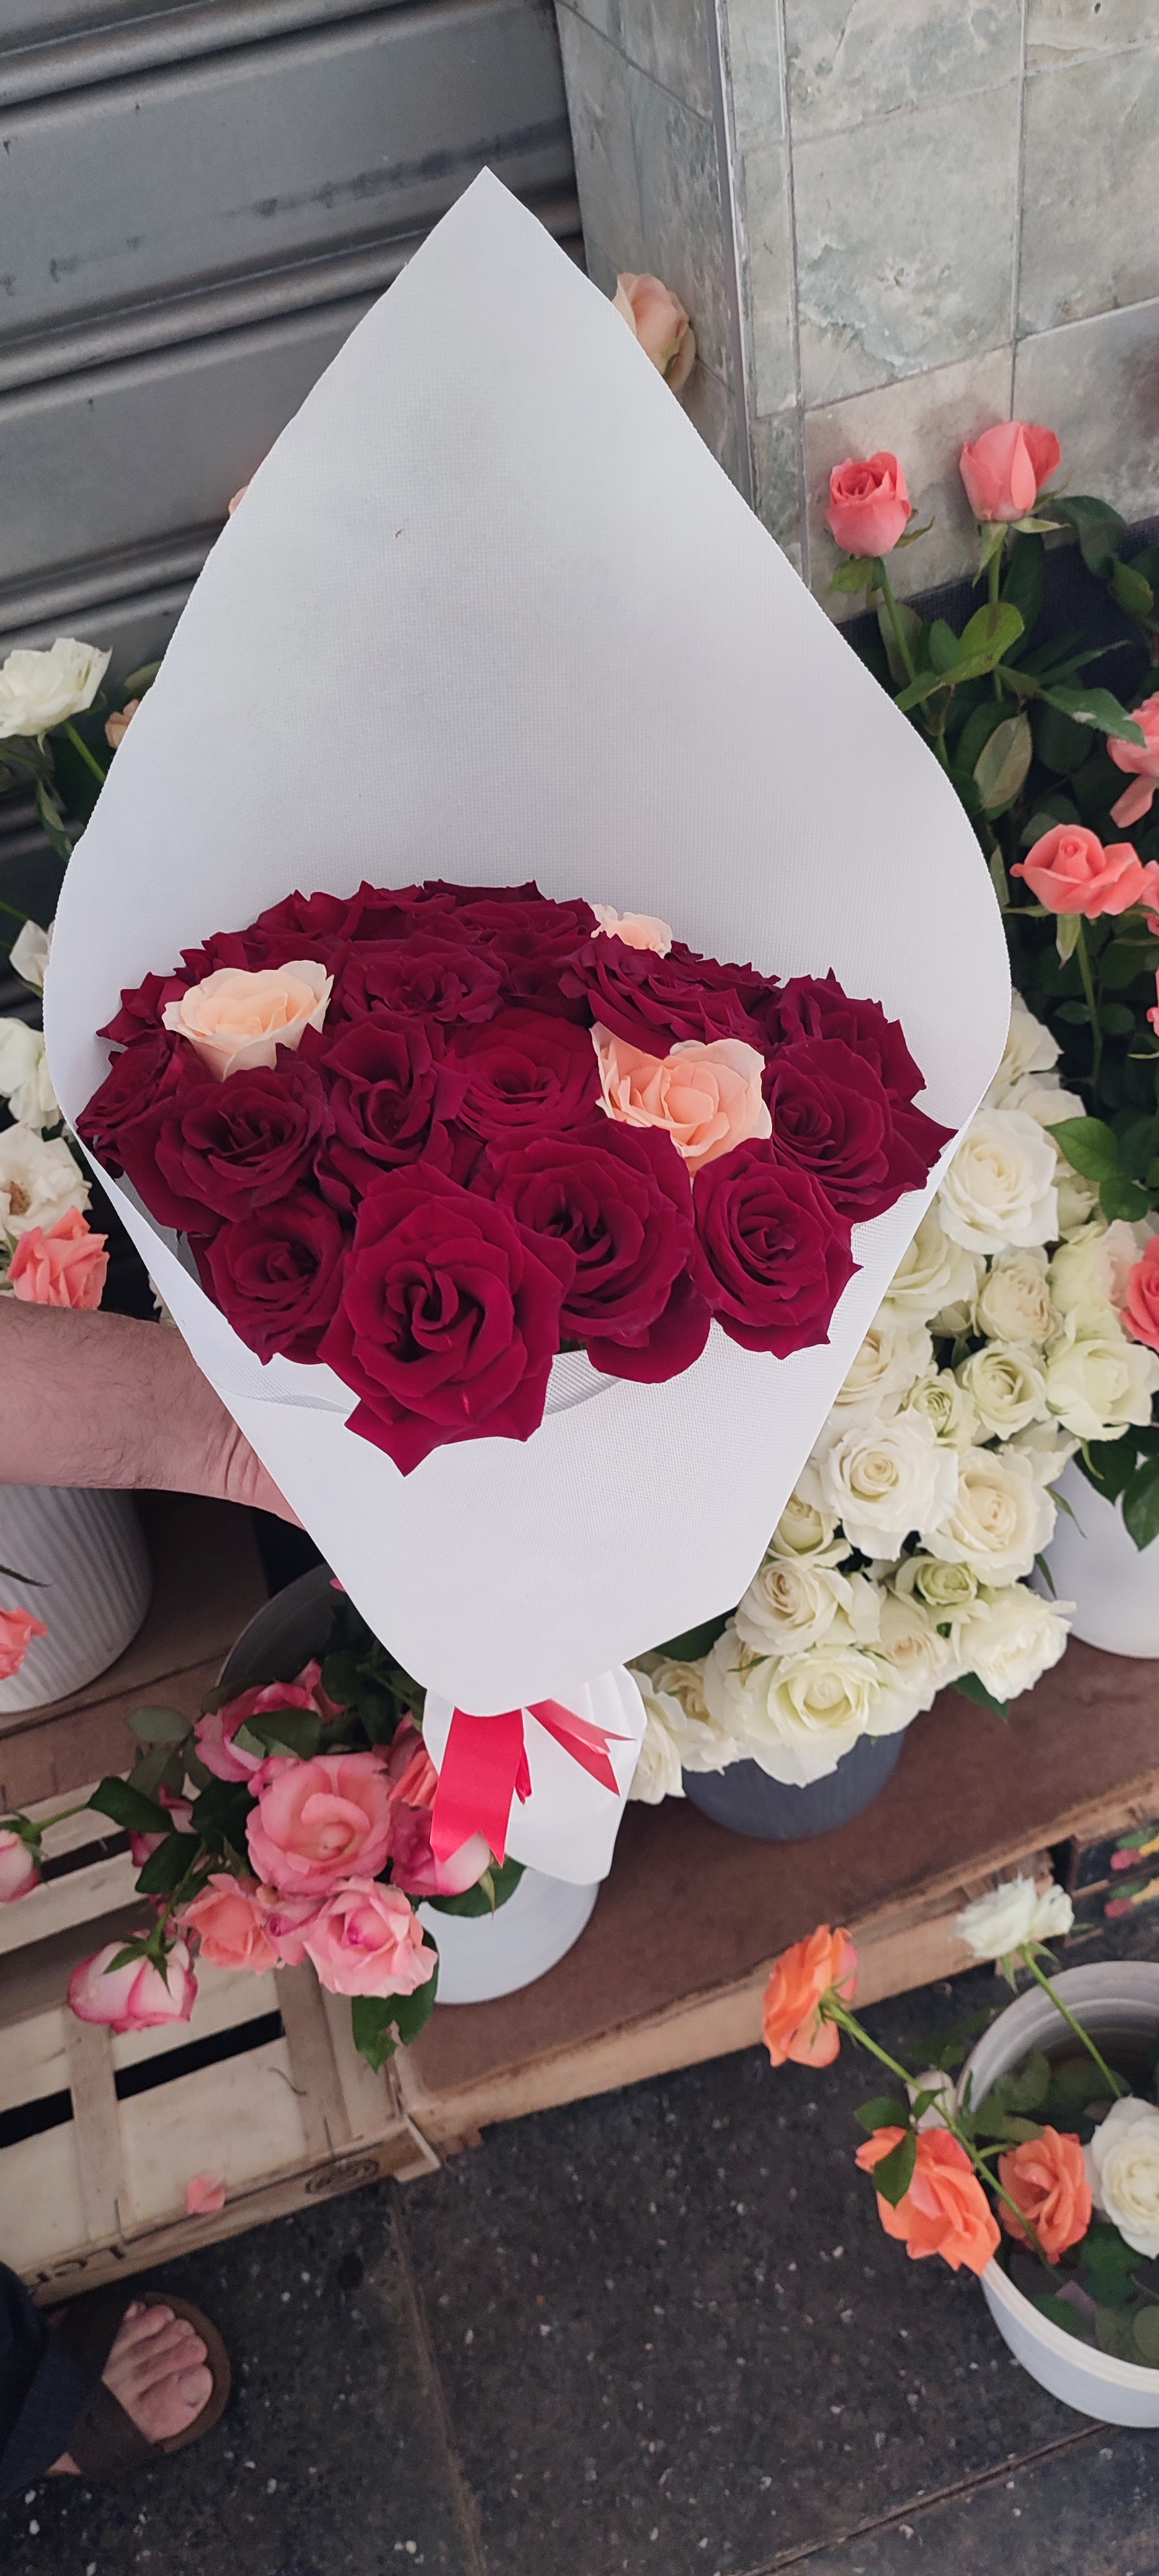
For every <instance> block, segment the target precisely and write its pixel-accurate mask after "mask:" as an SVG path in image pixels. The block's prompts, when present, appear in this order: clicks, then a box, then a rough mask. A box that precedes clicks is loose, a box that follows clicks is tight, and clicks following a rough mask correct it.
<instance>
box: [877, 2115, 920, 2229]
mask: <svg viewBox="0 0 1159 2576" xmlns="http://www.w3.org/2000/svg"><path fill="white" fill-rule="evenodd" d="M917 2154H918V2142H917V2139H916V2138H915V2136H914V2134H913V2131H912V2129H909V2130H907V2132H906V2135H905V2137H904V2138H902V2139H900V2140H899V2142H898V2144H897V2146H896V2147H892V2148H891V2149H890V2152H889V2154H888V2155H887V2156H883V2157H882V2159H881V2163H880V2164H879V2165H875V2166H874V2168H873V2188H874V2190H875V2191H876V2192H879V2193H880V2195H881V2198H882V2199H883V2200H887V2201H888V2202H889V2205H890V2208H891V2209H896V2208H897V2204H898V2202H899V2200H904V2199H905V2195H906V2193H907V2191H908V2190H909V2187H910V2184H911V2182H912V2181H913V2173H914V2166H915V2164H916V2163H917Z"/></svg>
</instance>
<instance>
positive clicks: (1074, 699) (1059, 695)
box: [1042, 688, 1147, 744]
mask: <svg viewBox="0 0 1159 2576" xmlns="http://www.w3.org/2000/svg"><path fill="white" fill-rule="evenodd" d="M1042 694H1043V697H1044V699H1045V701H1046V704H1047V706H1048V707H1053V708H1054V710H1055V712H1056V714H1058V715H1061V716H1069V717H1070V719H1071V722H1072V724H1080V725H1090V726H1092V727H1093V729H1094V731H1095V732H1096V733H1110V734H1114V735H1115V736H1116V738H1117V739H1119V740H1121V741H1124V742H1135V743H1143V744H1145V743H1146V739H1147V737H1146V735H1145V734H1144V732H1143V730H1142V727H1141V726H1140V725H1137V724H1136V723H1135V720H1134V718H1133V716H1129V715H1128V713H1127V710H1126V708H1125V707H1123V706H1120V704H1119V701H1118V699H1117V698H1113V697H1112V696H1111V692H1110V690H1109V689H1059V688H1051V689H1044V690H1043V692H1042Z"/></svg>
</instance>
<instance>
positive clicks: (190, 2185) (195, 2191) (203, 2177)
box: [185, 2174, 225, 2218]
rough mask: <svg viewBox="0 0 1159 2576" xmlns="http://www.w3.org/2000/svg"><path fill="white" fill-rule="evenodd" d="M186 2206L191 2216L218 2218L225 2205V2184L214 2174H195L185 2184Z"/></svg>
mask: <svg viewBox="0 0 1159 2576" xmlns="http://www.w3.org/2000/svg"><path fill="white" fill-rule="evenodd" d="M185 2207H186V2212H187V2214H188V2216H189V2217H190V2218H216V2216H217V2213H218V2210H219V2209H224V2207H225V2184H224V2183H223V2182H218V2181H217V2179H216V2177H215V2176H214V2175H213V2174H193V2175H191V2177H190V2179H189V2181H188V2182H187V2183H186V2185H185Z"/></svg>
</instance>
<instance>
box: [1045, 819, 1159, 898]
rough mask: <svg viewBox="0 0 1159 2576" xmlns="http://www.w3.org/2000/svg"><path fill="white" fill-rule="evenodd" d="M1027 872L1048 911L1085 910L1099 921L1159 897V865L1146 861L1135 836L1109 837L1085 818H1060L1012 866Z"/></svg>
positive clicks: (1152, 861)
mask: <svg viewBox="0 0 1159 2576" xmlns="http://www.w3.org/2000/svg"><path fill="white" fill-rule="evenodd" d="M1010 873H1011V876H1015V877H1025V879H1026V883H1027V885H1028V886H1029V888H1030V891H1031V893H1032V894H1034V895H1037V897H1038V900H1039V902H1040V903H1043V904H1045V905H1046V909H1047V911H1048V912H1081V913H1082V915H1083V918H1084V920H1086V921H1097V920H1098V919H1099V916H1100V914H1101V913H1104V912H1126V911H1127V909H1128V907H1129V905H1131V904H1133V903H1159V865H1157V864H1156V862H1155V860H1154V859H1152V860H1151V861H1150V863H1149V865H1148V866H1147V867H1144V866H1143V863H1142V860H1141V859H1140V857H1139V855H1138V852H1137V851H1136V850H1134V849H1132V847H1131V843H1130V842H1129V841H1109V842H1107V843H1106V845H1105V846H1104V844H1103V842H1102V841H1100V839H1099V836H1098V833H1097V832H1092V831H1089V830H1088V828H1087V826H1086V824H1085V823H1056V824H1055V825H1054V828H1053V830H1052V831H1050V832H1044V833H1043V835H1042V838H1041V840H1040V841H1036V842H1035V844H1034V848H1033V849H1032V850H1028V851H1027V853H1026V857H1025V858H1024V859H1019V861H1018V863H1017V866H1016V867H1013V868H1012V869H1011V871H1010Z"/></svg>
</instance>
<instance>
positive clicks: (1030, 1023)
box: [986, 993, 1061, 1109]
mask: <svg viewBox="0 0 1159 2576" xmlns="http://www.w3.org/2000/svg"><path fill="white" fill-rule="evenodd" d="M1060 1053H1061V1049H1060V1047H1059V1044H1058V1041H1057V1039H1056V1038H1052V1036H1051V1034H1050V1030H1049V1029H1048V1028H1047V1027H1046V1024H1045V1022H1044V1021H1042V1020H1036V1019H1035V1016H1034V1013H1033V1011H1029V1010H1028V1009H1027V1007H1026V1004H1025V1002H1024V1001H1023V999H1022V995H1021V993H1012V994H1011V996H1010V1027H1009V1029H1008V1030H1007V1033H1006V1044H1005V1046H1004V1047H1003V1049H1002V1062H1001V1064H1000V1065H999V1067H998V1071H997V1073H996V1074H995V1076H994V1080H993V1082H992V1083H991V1085H990V1088H989V1091H988V1092H987V1094H986V1107H987V1108H988V1109H1005V1108H1006V1107H1008V1105H1009V1094H1010V1092H1011V1091H1012V1090H1013V1088H1014V1085H1015V1084H1016V1083H1019V1082H1025V1080H1026V1077H1027V1075H1028V1074H1039V1073H1053V1071H1054V1068H1055V1065H1056V1064H1057V1063H1058V1059H1059V1055H1060Z"/></svg>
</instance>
